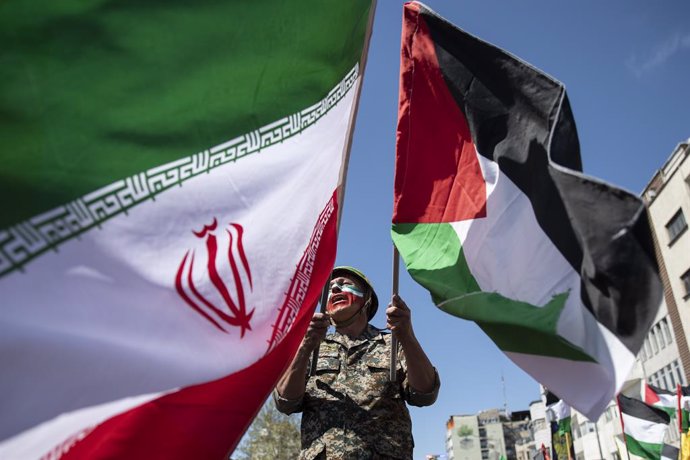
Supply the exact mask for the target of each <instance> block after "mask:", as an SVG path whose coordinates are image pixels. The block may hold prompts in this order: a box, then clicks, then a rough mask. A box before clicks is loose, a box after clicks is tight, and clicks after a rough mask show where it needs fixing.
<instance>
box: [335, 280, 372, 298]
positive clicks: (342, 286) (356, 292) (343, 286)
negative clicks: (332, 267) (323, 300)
mask: <svg viewBox="0 0 690 460" xmlns="http://www.w3.org/2000/svg"><path fill="white" fill-rule="evenodd" d="M334 286H338V288H339V289H340V290H341V291H342V292H350V293H352V294H353V295H356V296H357V297H364V293H363V292H362V291H360V290H359V289H357V288H356V287H354V286H352V285H349V284H340V283H334V284H333V285H332V286H331V289H332V288H333V287H334ZM332 295H333V291H330V292H329V293H328V299H329V300H330V298H331V296H332Z"/></svg>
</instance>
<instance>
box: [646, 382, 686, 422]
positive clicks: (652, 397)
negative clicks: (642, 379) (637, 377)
mask: <svg viewBox="0 0 690 460" xmlns="http://www.w3.org/2000/svg"><path fill="white" fill-rule="evenodd" d="M644 390H645V392H644V402H645V403H646V404H649V405H650V406H654V407H658V408H659V409H662V410H664V411H666V412H667V413H668V415H669V416H670V417H673V416H674V415H675V414H676V407H677V405H678V404H677V403H678V395H677V393H676V392H675V391H668V390H664V389H663V388H659V387H655V386H654V385H649V384H647V383H645V384H644Z"/></svg>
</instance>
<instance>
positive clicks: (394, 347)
mask: <svg viewBox="0 0 690 460" xmlns="http://www.w3.org/2000/svg"><path fill="white" fill-rule="evenodd" d="M399 261H400V257H399V256H398V248H396V247H395V245H393V289H392V290H393V295H398V280H399V274H400V262H399ZM391 335H392V337H391V359H390V380H391V382H395V381H396V380H397V379H398V376H397V369H398V339H396V338H395V334H391Z"/></svg>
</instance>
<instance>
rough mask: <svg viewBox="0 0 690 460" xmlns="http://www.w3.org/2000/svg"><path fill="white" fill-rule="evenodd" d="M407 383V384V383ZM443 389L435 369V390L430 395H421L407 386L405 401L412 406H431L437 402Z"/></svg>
mask: <svg viewBox="0 0 690 460" xmlns="http://www.w3.org/2000/svg"><path fill="white" fill-rule="evenodd" d="M406 383H407V382H406ZM439 388H441V380H440V379H439V377H438V371H437V370H436V368H435V367H434V388H433V389H432V390H431V391H430V392H428V393H420V392H418V391H416V390H415V389H414V388H412V387H411V386H409V385H406V386H405V401H407V403H408V404H409V405H411V406H417V407H424V406H431V405H432V404H433V403H435V402H436V398H437V397H438V389H439Z"/></svg>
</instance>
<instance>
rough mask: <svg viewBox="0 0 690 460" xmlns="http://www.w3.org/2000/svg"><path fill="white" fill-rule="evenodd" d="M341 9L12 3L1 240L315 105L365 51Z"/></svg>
mask: <svg viewBox="0 0 690 460" xmlns="http://www.w3.org/2000/svg"><path fill="white" fill-rule="evenodd" d="M333 3H335V2H333ZM338 3H339V5H340V6H338V7H337V8H330V7H329V5H328V4H327V3H324V2H323V1H321V0H306V1H301V2H298V4H296V3H294V2H292V3H291V2H271V1H256V0H255V1H251V2H249V1H245V2H227V1H207V2H201V3H198V4H194V6H193V7H191V8H190V7H189V6H188V5H187V4H186V3H184V2H179V1H178V2H174V1H173V2H148V3H146V6H145V8H146V14H142V12H141V9H142V8H141V7H138V8H134V3H133V2H130V1H124V2H104V1H100V2H86V3H83V2H81V3H80V2H51V3H48V4H37V3H32V2H25V1H6V2H3V3H2V5H0V42H2V44H3V45H2V47H0V80H1V81H2V82H3V84H2V85H1V86H0V116H1V117H2V123H0V138H1V139H3V143H4V147H3V150H2V153H0V160H1V161H2V164H3V167H2V170H1V172H0V194H2V195H3V196H5V197H7V196H11V197H12V206H7V207H6V208H5V209H4V210H3V213H2V215H0V229H3V228H6V227H8V226H10V225H12V224H16V223H18V222H20V221H22V220H25V219H28V218H30V217H32V216H34V215H36V214H39V213H41V212H45V211H47V210H49V209H52V208H54V207H55V206H58V205H61V204H64V203H66V202H68V201H71V200H73V199H76V198H77V197H80V196H83V195H84V194H86V193H88V192H90V191H93V190H95V189H98V188H99V187H103V186H105V185H107V184H110V183H113V182H114V181H116V180H119V179H122V178H124V177H128V176H131V175H133V174H136V173H139V172H142V171H146V170H148V169H149V168H152V167H155V166H157V165H160V164H164V163H167V162H170V161H174V160H176V159H179V158H183V157H186V156H189V155H192V154H194V153H196V152H199V151H202V150H203V149H207V148H209V147H212V146H214V145H218V144H220V143H222V142H224V141H226V140H228V139H232V138H234V137H236V136H238V135H241V134H244V133H247V132H251V131H252V130H254V129H258V128H259V127H261V126H265V125H267V124H269V123H271V122H272V121H274V120H277V119H279V118H281V117H284V116H287V115H290V114H293V113H297V112H299V111H300V110H302V109H304V108H306V107H308V106H310V105H311V104H314V103H316V102H318V101H319V100H320V99H321V98H323V97H324V96H325V95H326V94H327V93H328V91H329V90H330V89H331V88H332V87H333V86H335V85H336V84H337V83H338V82H339V81H340V80H341V79H342V78H343V75H345V74H346V73H347V72H348V71H349V70H350V69H352V67H353V66H354V65H355V63H356V62H357V61H358V60H359V58H360V54H361V49H362V44H363V41H364V35H365V29H366V25H367V18H368V14H369V2H368V1H365V0H356V1H355V0H353V1H349V2H347V4H346V6H344V5H342V4H341V2H338ZM305 10H308V11H309V14H308V15H307V14H302V12H303V11H305ZM353 24H354V26H353ZM257 25H258V26H257ZM297 81H298V82H299V84H296V82H297Z"/></svg>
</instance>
